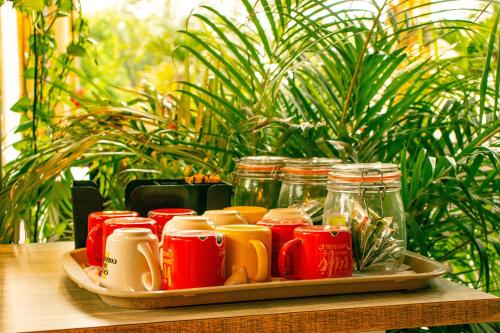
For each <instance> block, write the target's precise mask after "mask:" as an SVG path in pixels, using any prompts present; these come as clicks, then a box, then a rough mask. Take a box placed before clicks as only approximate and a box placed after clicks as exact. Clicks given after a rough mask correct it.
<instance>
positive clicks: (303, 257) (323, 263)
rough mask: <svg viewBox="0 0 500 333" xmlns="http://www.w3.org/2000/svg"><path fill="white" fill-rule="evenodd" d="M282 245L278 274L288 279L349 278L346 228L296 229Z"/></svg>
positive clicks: (350, 256) (348, 247)
mask: <svg viewBox="0 0 500 333" xmlns="http://www.w3.org/2000/svg"><path fill="white" fill-rule="evenodd" d="M293 236H294V238H293V239H292V240H290V241H288V242H286V243H285V245H283V247H282V248H281V250H280V254H279V257H278V270H279V272H280V274H281V275H282V276H283V277H285V278H288V279H298V280H305V279H323V278H334V277H347V276H352V243H351V233H350V231H349V229H347V228H345V227H334V226H309V227H299V228H297V229H295V230H294V232H293Z"/></svg>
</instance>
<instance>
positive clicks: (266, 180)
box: [233, 156, 284, 209]
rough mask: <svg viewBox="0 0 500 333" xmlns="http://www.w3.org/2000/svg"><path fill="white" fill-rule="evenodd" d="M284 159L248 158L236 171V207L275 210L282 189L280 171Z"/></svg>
mask: <svg viewBox="0 0 500 333" xmlns="http://www.w3.org/2000/svg"><path fill="white" fill-rule="evenodd" d="M283 161H284V157H279V156H248V157H243V158H242V159H240V160H239V161H238V165H237V167H236V171H235V189H234V198H233V205H234V206H258V207H264V208H267V209H270V208H274V207H276V206H277V203H278V195H279V192H280V188H281V179H280V169H281V167H282V166H283V164H284V163H283Z"/></svg>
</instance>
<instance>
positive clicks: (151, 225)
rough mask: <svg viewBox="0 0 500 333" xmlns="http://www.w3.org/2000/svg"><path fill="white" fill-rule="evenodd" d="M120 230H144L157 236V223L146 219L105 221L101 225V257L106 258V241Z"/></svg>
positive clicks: (131, 218)
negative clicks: (114, 232)
mask: <svg viewBox="0 0 500 333" xmlns="http://www.w3.org/2000/svg"><path fill="white" fill-rule="evenodd" d="M120 228H146V229H149V230H151V232H152V233H153V235H155V236H156V235H157V234H158V227H157V223H156V221H155V220H153V219H149V218H147V217H139V216H137V217H115V218H111V219H107V220H106V221H104V223H103V224H102V257H103V258H105V257H106V254H105V252H106V240H107V239H108V237H109V235H111V234H112V233H113V231H115V230H116V229H120ZM157 237H158V236H157Z"/></svg>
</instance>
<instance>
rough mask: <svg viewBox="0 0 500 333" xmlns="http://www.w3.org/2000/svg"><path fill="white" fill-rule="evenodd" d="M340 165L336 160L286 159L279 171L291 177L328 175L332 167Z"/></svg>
mask: <svg viewBox="0 0 500 333" xmlns="http://www.w3.org/2000/svg"><path fill="white" fill-rule="evenodd" d="M340 163H342V161H341V160H339V159H336V158H325V157H311V158H288V159H286V160H285V167H283V168H282V169H281V171H282V172H284V173H287V174H293V175H328V173H329V172H330V171H332V170H333V166H334V165H335V164H340Z"/></svg>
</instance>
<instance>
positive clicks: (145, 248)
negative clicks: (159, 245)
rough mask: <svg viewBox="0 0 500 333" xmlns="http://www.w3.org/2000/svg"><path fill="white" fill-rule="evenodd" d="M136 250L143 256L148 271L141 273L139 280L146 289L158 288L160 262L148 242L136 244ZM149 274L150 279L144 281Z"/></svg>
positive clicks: (159, 282)
mask: <svg viewBox="0 0 500 333" xmlns="http://www.w3.org/2000/svg"><path fill="white" fill-rule="evenodd" d="M137 250H138V251H139V252H140V253H141V254H142V255H143V256H144V258H145V259H146V262H147V263H148V266H149V273H144V274H143V275H142V278H141V281H142V284H143V285H144V287H145V288H146V289H147V290H148V291H152V290H159V289H160V288H161V271H160V264H159V263H158V260H157V258H156V256H155V255H154V253H153V250H152V249H151V246H150V245H149V243H148V242H141V243H139V244H137ZM148 275H150V276H151V281H146V279H147V276H148Z"/></svg>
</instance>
